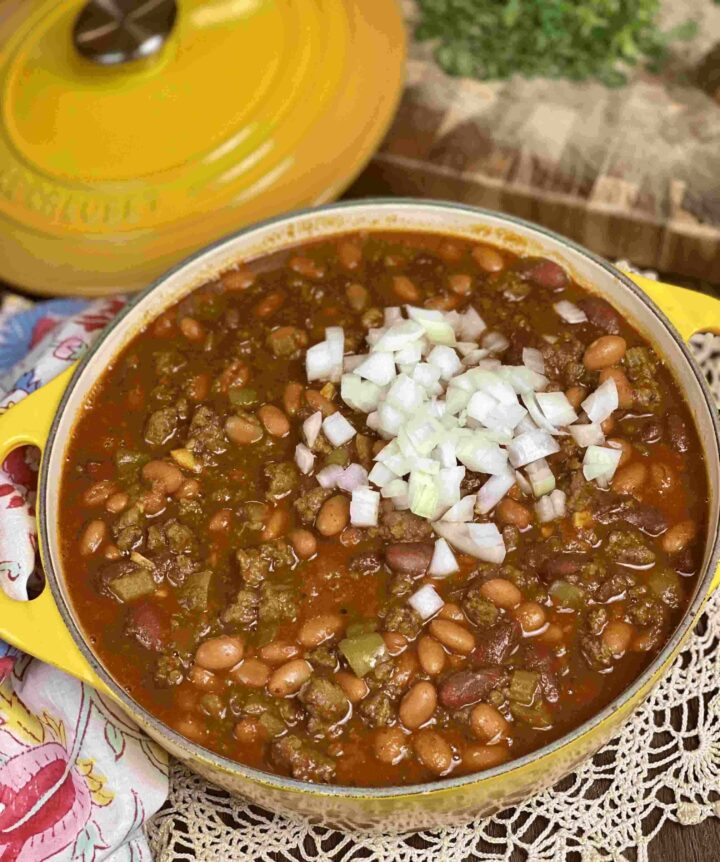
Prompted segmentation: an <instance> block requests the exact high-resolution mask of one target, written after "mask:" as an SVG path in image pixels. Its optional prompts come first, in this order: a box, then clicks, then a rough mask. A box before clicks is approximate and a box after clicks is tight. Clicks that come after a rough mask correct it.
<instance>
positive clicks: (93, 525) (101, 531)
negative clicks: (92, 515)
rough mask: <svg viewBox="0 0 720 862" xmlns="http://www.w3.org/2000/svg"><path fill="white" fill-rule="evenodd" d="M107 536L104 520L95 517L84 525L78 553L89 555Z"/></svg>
mask: <svg viewBox="0 0 720 862" xmlns="http://www.w3.org/2000/svg"><path fill="white" fill-rule="evenodd" d="M106 536H107V524H106V523H105V521H101V520H99V519H95V520H94V521H90V523H89V524H88V525H87V527H85V529H84V530H83V532H82V535H81V536H80V553H81V554H82V555H83V556H84V557H89V556H90V555H91V554H94V553H95V551H97V549H98V548H99V547H100V545H102V543H103V542H104V541H105V537H106Z"/></svg>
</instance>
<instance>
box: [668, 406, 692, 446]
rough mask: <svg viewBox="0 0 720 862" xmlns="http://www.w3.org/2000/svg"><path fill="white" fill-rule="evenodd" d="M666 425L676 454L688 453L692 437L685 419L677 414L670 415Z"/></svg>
mask: <svg viewBox="0 0 720 862" xmlns="http://www.w3.org/2000/svg"><path fill="white" fill-rule="evenodd" d="M665 423H666V424H667V429H668V436H669V438H670V444H671V446H672V448H673V449H674V450H675V451H676V452H687V450H688V449H689V448H690V435H689V434H688V429H687V425H686V424H685V422H684V421H683V419H682V418H681V417H680V416H678V415H677V414H676V413H668V415H667V416H666V418H665Z"/></svg>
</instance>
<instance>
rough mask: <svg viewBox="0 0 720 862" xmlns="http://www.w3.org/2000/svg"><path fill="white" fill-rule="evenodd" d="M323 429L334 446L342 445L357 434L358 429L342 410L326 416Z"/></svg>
mask: <svg viewBox="0 0 720 862" xmlns="http://www.w3.org/2000/svg"><path fill="white" fill-rule="evenodd" d="M322 429H323V434H324V435H325V436H326V437H327V438H328V440H329V441H330V443H331V444H332V445H333V446H342V445H343V444H344V443H347V442H348V441H349V440H352V438H353V437H354V436H355V435H356V434H357V431H356V430H355V429H354V428H353V426H352V425H351V424H350V423H349V422H348V420H347V419H346V418H345V417H344V416H343V415H342V413H340V411H336V412H335V413H331V414H330V415H329V416H326V417H325V419H324V420H323V424H322Z"/></svg>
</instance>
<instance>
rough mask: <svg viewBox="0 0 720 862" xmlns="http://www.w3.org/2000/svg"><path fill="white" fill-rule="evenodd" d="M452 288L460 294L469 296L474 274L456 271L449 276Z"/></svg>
mask: <svg viewBox="0 0 720 862" xmlns="http://www.w3.org/2000/svg"><path fill="white" fill-rule="evenodd" d="M448 284H449V286H450V290H452V292H453V293H455V294H457V295H458V296H467V295H468V294H469V293H471V292H472V276H469V275H466V274H465V273H455V274H454V275H451V276H450V278H448Z"/></svg>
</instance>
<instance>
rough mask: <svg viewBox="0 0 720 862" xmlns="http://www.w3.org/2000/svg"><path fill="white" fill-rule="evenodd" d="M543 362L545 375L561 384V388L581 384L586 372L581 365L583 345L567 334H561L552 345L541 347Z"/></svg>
mask: <svg viewBox="0 0 720 862" xmlns="http://www.w3.org/2000/svg"><path fill="white" fill-rule="evenodd" d="M541 352H542V355H543V359H544V361H545V374H546V375H547V376H548V377H549V378H550V379H551V380H556V381H558V382H559V383H561V384H562V386H563V388H567V387H568V386H575V385H577V384H578V383H581V382H582V380H583V378H584V377H585V374H586V370H585V366H584V365H583V363H582V358H583V353H584V352H585V346H584V344H583V343H582V342H581V341H580V340H579V339H577V338H575V336H574V335H572V334H571V333H569V332H562V333H561V334H560V337H559V338H558V340H557V341H556V342H555V343H554V344H547V343H544V344H543V346H542V347H541Z"/></svg>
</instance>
